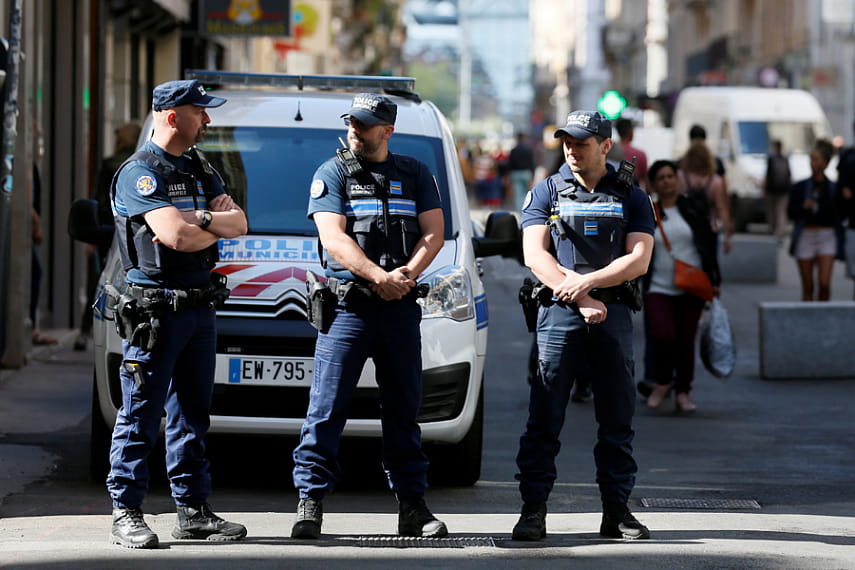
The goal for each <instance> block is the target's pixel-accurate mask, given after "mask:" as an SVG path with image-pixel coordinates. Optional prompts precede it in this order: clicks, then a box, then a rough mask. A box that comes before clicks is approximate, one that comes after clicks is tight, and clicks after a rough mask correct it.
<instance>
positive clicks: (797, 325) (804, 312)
mask: <svg viewBox="0 0 855 570" xmlns="http://www.w3.org/2000/svg"><path fill="white" fill-rule="evenodd" d="M758 330H759V334H760V343H759V344H760V376H761V377H763V378H769V379H778V378H855V350H852V339H853V338H855V301H828V302H822V303H819V302H801V301H798V302H766V303H760V305H759V327H758Z"/></svg>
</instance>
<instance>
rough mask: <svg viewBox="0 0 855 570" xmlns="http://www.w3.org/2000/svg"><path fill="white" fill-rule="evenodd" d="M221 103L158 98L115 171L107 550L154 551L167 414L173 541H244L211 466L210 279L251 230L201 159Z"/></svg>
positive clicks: (193, 84) (220, 281) (203, 97)
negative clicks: (140, 140) (147, 506)
mask: <svg viewBox="0 0 855 570" xmlns="http://www.w3.org/2000/svg"><path fill="white" fill-rule="evenodd" d="M225 102H226V100H225V99H223V98H222V97H215V96H213V95H210V94H209V93H208V92H207V91H205V88H204V87H203V86H202V85H201V84H200V83H199V82H198V81H195V80H187V81H169V82H166V83H163V84H161V85H158V86H157V87H155V88H154V92H153V93H152V109H153V113H152V115H153V118H152V122H153V125H154V131H153V133H152V136H151V139H149V140H148V141H146V142H145V143H144V144H143V145H142V147H141V148H140V149H139V150H138V151H137V152H135V153H134V154H132V155H131V156H130V158H128V160H126V161H125V162H124V163H123V164H122V165H121V166H120V167H119V169H118V171H117V173H116V174H115V176H114V177H113V182H112V184H111V188H110V199H111V202H112V209H113V215H114V218H115V222H116V241H117V242H118V245H119V252H120V255H121V257H122V264H123V267H124V269H125V272H126V273H125V284H124V286H123V287H122V288H123V294H122V295H121V296H120V297H119V299H118V301H117V308H116V313H115V314H116V320H117V323H119V324H120V326H119V330H120V334H121V336H122V337H123V340H122V363H121V365H120V366H119V373H118V376H119V380H120V385H121V390H122V405H121V407H120V408H119V411H118V415H117V418H116V425H115V427H114V428H113V438H112V443H111V446H110V473H109V475H108V476H107V489H108V491H109V494H110V498H111V499H112V502H113V525H112V529H111V532H110V541H111V543H113V544H118V545H121V546H125V547H127V548H157V546H158V545H159V539H158V537H157V535H156V534H155V533H154V532H152V530H151V529H150V528H149V527H148V525H147V524H146V522H145V519H144V517H143V511H142V502H143V499H144V498H145V495H146V491H147V490H148V481H149V472H148V464H147V463H148V456H149V454H150V453H151V451H152V450H153V449H154V448H155V442H156V441H157V436H158V432H159V431H160V426H161V421H162V419H163V418H164V411H165V412H166V414H165V427H164V432H165V438H164V439H165V444H166V445H165V447H166V467H167V472H168V473H167V474H168V477H169V484H170V488H171V491H172V497H173V499H174V501H175V504H176V508H177V514H178V517H177V521H176V524H175V527H174V529H173V530H172V536H173V538H176V539H207V540H239V539H241V538H243V537H244V536H246V527H244V526H243V525H242V524H238V523H233V522H229V521H226V520H223V519H222V518H220V517H219V516H217V515H216V514H214V512H213V511H212V510H211V507H210V506H209V504H208V501H207V500H208V496H209V495H210V494H211V477H210V474H209V473H208V460H207V459H206V457H205V443H204V441H205V435H206V434H207V431H208V427H209V426H210V407H211V391H212V390H213V384H214V365H215V358H216V329H215V326H216V310H215V308H214V307H215V306H216V305H217V304H218V303H221V302H223V301H224V300H225V297H227V296H228V289H226V288H225V284H224V278H223V276H221V275H219V274H216V273H212V271H211V270H212V269H213V268H214V265H215V263H216V261H217V259H218V248H217V242H218V240H219V239H220V238H234V237H238V236H240V235H243V234H245V233H246V231H247V221H246V215H245V214H244V212H243V210H242V209H241V208H240V207H239V206H238V205H237V204H236V203H235V202H234V200H232V199H231V197H229V195H228V194H227V193H226V189H225V187H224V184H223V181H222V178H221V177H220V175H219V174H218V173H217V172H216V171H215V170H214V169H213V167H212V166H211V165H210V164H209V163H208V162H207V161H206V160H205V158H204V157H203V156H202V155H201V153H198V151H197V150H196V149H195V147H194V145H195V144H196V143H198V142H200V141H201V140H202V138H203V137H204V134H205V129H206V127H207V125H208V124H209V123H210V122H211V118H210V117H209V116H208V113H207V111H206V110H205V109H206V108H210V107H219V106H220V105H222V104H223V103H225Z"/></svg>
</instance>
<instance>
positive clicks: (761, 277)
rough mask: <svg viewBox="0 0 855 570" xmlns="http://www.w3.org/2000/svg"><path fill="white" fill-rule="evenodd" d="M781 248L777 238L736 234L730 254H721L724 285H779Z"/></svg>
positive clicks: (719, 257) (720, 260) (720, 263)
mask: <svg viewBox="0 0 855 570" xmlns="http://www.w3.org/2000/svg"><path fill="white" fill-rule="evenodd" d="M778 247H779V246H778V241H777V240H776V239H775V237H774V236H758V235H749V234H736V235H734V236H733V238H732V248H731V250H730V253H724V252H723V251H719V254H718V264H719V269H720V270H721V280H722V282H723V283H724V284H725V285H726V284H727V283H728V282H730V283H777V281H778Z"/></svg>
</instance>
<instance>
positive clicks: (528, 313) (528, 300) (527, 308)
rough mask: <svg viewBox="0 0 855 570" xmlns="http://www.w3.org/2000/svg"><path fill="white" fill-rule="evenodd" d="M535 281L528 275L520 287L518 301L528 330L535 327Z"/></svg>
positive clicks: (533, 329)
mask: <svg viewBox="0 0 855 570" xmlns="http://www.w3.org/2000/svg"><path fill="white" fill-rule="evenodd" d="M535 287H536V285H535V283H534V281H532V280H531V279H529V278H528V277H526V278H525V280H523V284H522V286H521V287H520V292H519V297H518V298H519V302H520V307H522V312H523V317H525V326H526V328H528V332H534V331H535V329H536V328H537V298H536V297H535V294H534V291H535Z"/></svg>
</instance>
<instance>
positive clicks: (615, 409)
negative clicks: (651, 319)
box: [516, 303, 638, 503]
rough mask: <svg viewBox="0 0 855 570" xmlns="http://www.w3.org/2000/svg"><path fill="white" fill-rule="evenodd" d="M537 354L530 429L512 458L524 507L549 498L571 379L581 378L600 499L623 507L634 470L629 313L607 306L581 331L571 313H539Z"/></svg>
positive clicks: (559, 310) (565, 310)
mask: <svg viewBox="0 0 855 570" xmlns="http://www.w3.org/2000/svg"><path fill="white" fill-rule="evenodd" d="M537 348H538V355H539V356H538V373H537V374H536V375H534V377H533V378H532V382H531V395H530V400H529V417H528V423H527V424H526V431H525V433H524V434H523V435H522V436H521V437H520V449H519V453H518V454H517V467H518V468H519V473H518V474H517V476H516V478H517V480H519V482H520V485H519V487H520V494H521V495H522V499H523V501H526V502H540V501H546V500H547V499H548V498H549V493H550V492H551V491H552V487H553V485H554V483H555V479H556V477H557V470H556V467H555V458H556V457H557V456H558V451H559V449H560V447H561V442H560V440H559V435H560V434H561V428H562V427H563V426H564V416H565V412H566V410H567V403H568V401H569V398H570V391H571V389H572V387H573V379H574V378H576V377H578V376H579V375H580V374H585V375H586V376H587V377H588V378H590V381H591V389H592V391H593V394H594V412H595V417H596V420H597V424H598V426H599V429H598V430H597V444H596V446H595V447H594V460H595V462H596V466H597V484H598V485H599V488H600V496H601V498H602V500H603V502H604V503H626V502H627V500H628V499H629V495H630V493H631V492H632V488H633V486H634V485H635V474H636V472H637V471H638V468H637V466H636V464H635V460H634V459H633V458H632V439H633V436H634V434H635V432H634V431H633V429H632V416H633V414H634V412H635V387H634V386H633V366H634V364H633V356H632V319H631V315H630V310H629V308H628V307H627V306H626V305H623V304H619V303H614V304H609V305H608V316H607V318H606V320H605V321H604V322H603V323H601V324H597V325H587V324H585V322H584V320H583V319H582V317H581V316H580V315H579V314H578V313H576V312H575V311H573V310H572V309H570V308H567V307H563V306H559V305H552V306H549V307H541V308H540V311H539V313H538V322H537ZM586 365H587V369H586V368H585V366H586Z"/></svg>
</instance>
